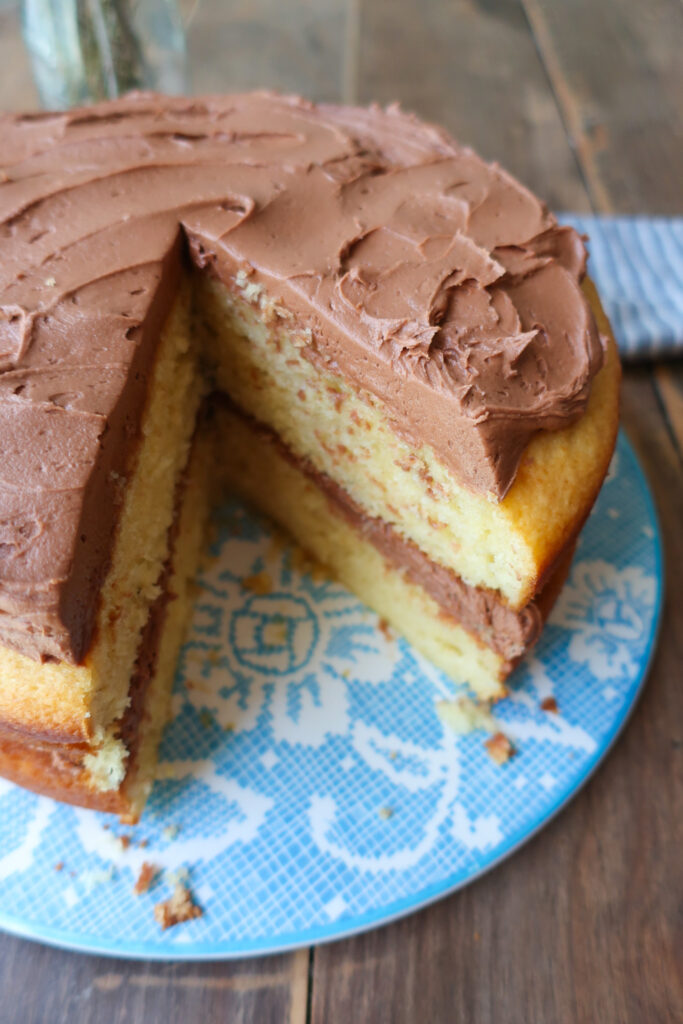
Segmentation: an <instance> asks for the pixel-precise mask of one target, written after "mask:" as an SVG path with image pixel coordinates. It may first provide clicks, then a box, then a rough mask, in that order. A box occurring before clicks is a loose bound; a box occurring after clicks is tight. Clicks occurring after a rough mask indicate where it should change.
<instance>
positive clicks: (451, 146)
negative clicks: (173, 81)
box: [0, 93, 603, 660]
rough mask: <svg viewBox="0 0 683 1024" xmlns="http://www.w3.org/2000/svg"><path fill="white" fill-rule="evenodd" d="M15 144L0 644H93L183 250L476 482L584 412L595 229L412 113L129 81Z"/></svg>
mask: <svg viewBox="0 0 683 1024" xmlns="http://www.w3.org/2000/svg"><path fill="white" fill-rule="evenodd" d="M0 138H1V139H2V147H1V153H2V156H1V160H2V167H1V168H0V224H1V227H0V233H1V234H0V237H1V241H0V450H1V451H2V460H1V462H0V638H1V639H3V641H4V642H9V643H11V644H13V645H14V646H18V647H20V649H22V650H24V651H26V652H27V653H31V654H33V655H39V656H45V655H52V656H55V657H60V658H62V657H67V658H68V659H69V660H78V659H79V658H80V657H82V655H83V653H84V652H85V651H86V650H87V645H88V642H89V633H88V630H89V628H90V627H91V625H92V603H93V598H94V596H95V595H96V593H97V588H98V585H99V583H101V579H102V574H103V572H104V571H105V570H106V564H107V557H108V551H109V545H110V539H111V532H112V529H113V528H114V525H115V522H116V510H117V507H118V505H119V503H120V494H119V492H120V477H121V474H122V473H124V472H125V468H126V457H127V454H128V452H129V450H130V448H131V445H132V444H133V443H134V440H135V436H136V432H137V429H138V426H139V417H140V411H141V408H142V406H143V404H144V399H145V394H146V379H147V374H148V372H149V367H150V365H151V363H152V360H153V358H154V351H155V341H156V338H157V336H158V332H159V328H160V325H161V323H162V322H163V318H164V316H165V313H166V312H167V311H168V308H169V304H170V301H171V299H172V295H173V293H174V291H175V288H176V285H177V281H178V275H179V272H180V268H181V265H182V259H183V252H185V253H189V255H190V258H191V259H192V261H193V262H194V263H195V264H196V265H197V266H199V267H205V266H207V265H209V266H210V269H211V272H213V273H215V274H217V275H218V276H219V277H221V278H223V279H224V280H226V281H228V282H230V281H233V282H234V281H235V280H238V281H241V282H242V283H243V282H244V281H245V280H247V281H249V282H253V283H254V284H257V285H259V286H260V287H261V288H264V289H265V291H266V292H267V294H268V296H269V297H272V299H273V301H274V302H276V303H278V304H279V305H280V306H281V307H284V308H285V309H286V310H288V311H289V312H290V313H291V315H292V322H293V324H294V326H295V327H299V328H300V329H301V331H302V339H303V342H302V343H303V345H304V351H305V353H306V355H307V356H308V357H309V358H311V359H313V360H316V359H318V360H321V361H322V362H324V363H325V364H326V365H327V366H329V367H331V368H332V369H338V371H339V372H341V373H342V374H344V375H345V376H347V377H349V378H350V379H351V380H352V381H354V382H355V383H356V384H357V385H359V386H362V387H364V388H365V389H367V390H368V391H370V392H371V393H373V394H375V395H376V396H378V397H379V398H380V399H381V400H383V401H384V402H385V403H386V407H387V410H388V413H389V415H390V416H391V418H392V421H393V422H394V424H395V426H396V429H397V430H399V431H401V432H402V433H403V434H404V435H405V436H407V437H408V438H410V440H411V441H412V442H413V443H415V444H418V445H419V444H422V443H426V444H428V445H429V446H431V448H432V449H433V450H434V451H435V453H436V454H437V456H438V457H439V458H440V459H441V460H442V461H443V462H444V463H445V464H446V465H447V466H449V467H450V468H451V469H452V471H453V472H454V473H455V474H456V476H457V477H458V478H459V479H460V480H461V481H462V482H463V483H464V484H465V485H466V486H468V487H469V488H471V489H473V490H475V491H480V492H482V493H486V494H489V495H490V496H492V497H494V498H497V499H501V498H502V497H503V496H504V495H505V493H506V491H507V490H508V489H509V487H510V486H511V484H512V482H513V480H514V477H515V472H516V469H517V466H518V464H519V460H520V458H521V455H522V453H523V451H524V448H525V447H526V445H527V443H528V441H529V440H530V438H531V437H532V435H533V434H534V433H535V432H537V431H538V430H539V429H546V430H555V429H559V428H561V427H564V426H566V425H568V424H569V423H571V422H573V421H574V420H575V419H577V418H578V417H579V416H580V415H581V414H582V412H583V410H584V408H585V405H586V402H587V399H588V395H589V391H590V384H591V380H592V378H593V377H594V375H595V374H596V372H597V371H598V369H599V368H600V366H601V364H602V359H603V346H602V342H601V339H600V337H599V335H598V332H597V329H596V326H595V322H594V319H593V316H592V314H591V312H590V309H589V307H588V304H587V302H586V300H585V298H584V296H583V293H582V291H581V287H580V282H581V278H582V276H583V274H584V271H585V250H584V247H583V244H582V242H581V239H580V238H579V236H578V235H577V234H576V232H574V231H573V230H572V229H571V228H568V227H561V226H559V225H558V224H557V221H556V220H555V218H554V217H553V216H552V215H551V214H550V213H549V212H548V210H547V209H546V208H545V206H544V205H543V204H542V203H541V202H540V201H539V200H538V199H537V198H535V197H534V196H533V195H532V194H531V193H530V192H529V191H528V190H527V189H525V188H524V187H523V186H522V185H520V184H519V183H518V182H516V181H515V180H514V179H513V178H512V177H511V176H510V175H508V174H507V173H506V172H505V171H503V170H502V169H501V168H500V167H498V166H497V165H495V164H487V163H485V162H484V161H483V160H481V159H480V158H479V157H477V156H476V155H475V154H474V153H473V152H472V151H471V150H470V149H467V148H465V147H463V146H460V145H458V144H457V143H455V142H454V141H453V140H452V139H451V138H450V137H449V136H448V135H447V134H445V133H444V132H442V131H441V130H439V129H437V128H435V127H432V126H429V125H425V124H423V123H422V122H420V121H419V120H417V119H416V118H414V117H411V116H409V115H406V114H404V113H402V112H400V111H399V110H398V109H396V108H393V107H392V108H389V109H388V110H381V109H379V108H375V107H373V108H369V109H357V108H348V107H333V106H327V105H325V106H315V105H313V104H310V103H307V102H305V101H303V100H301V99H299V98H296V97H281V96H276V95H273V94H269V93H254V94H246V95H235V96H222V97H208V98H198V99H184V98H168V97H162V96H157V95H150V94H134V95H131V96H129V97H127V98H125V99H123V100H120V101H115V102H112V103H106V104H100V105H97V106H94V107H88V108H83V109H76V110H71V111H68V112H66V113H43V114H37V115H26V116H12V115H8V116H5V117H3V118H1V119H0ZM259 290H260V289H259ZM179 414H182V411H179Z"/></svg>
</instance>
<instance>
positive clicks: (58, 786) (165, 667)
mask: <svg viewBox="0 0 683 1024" xmlns="http://www.w3.org/2000/svg"><path fill="white" fill-rule="evenodd" d="M208 454H209V452H208V441H207V440H206V439H200V440H199V442H198V443H196V444H195V447H194V451H193V454H192V458H191V462H190V466H189V467H188V472H187V475H186V482H185V485H184V487H183V497H182V502H179V506H180V507H179V514H178V516H177V519H176V523H175V526H174V532H175V537H174V540H173V556H172V565H170V564H169V566H168V567H167V569H166V572H165V574H164V575H165V578H164V579H162V580H160V581H159V585H160V587H161V590H162V593H161V594H160V596H159V597H158V598H157V600H156V601H155V603H154V604H153V605H152V607H151V611H150V615H149V619H148V622H147V625H146V627H145V630H144V633H143V636H142V640H141V645H140V651H139V654H138V659H137V663H136V666H135V672H134V674H133V677H132V679H131V681H130V686H129V691H128V693H129V703H128V707H127V709H126V712H125V713H124V715H123V717H122V719H121V721H120V722H119V723H118V725H117V727H116V728H115V729H114V730H113V737H114V738H115V739H116V740H121V741H122V742H123V743H124V745H125V747H126V749H127V751H128V757H127V761H126V772H125V776H124V779H123V781H122V782H121V784H120V785H118V786H117V787H116V788H114V789H111V788H109V787H107V786H106V785H104V786H103V785H102V784H101V781H100V780H101V779H102V778H106V765H103V764H102V761H103V759H106V749H105V751H104V752H103V750H102V749H101V748H99V749H97V750H94V749H91V748H90V747H89V746H88V744H87V743H75V744H69V743H58V742H50V741H48V740H45V739H44V738H39V739H36V738H35V737H33V736H31V734H30V733H27V732H23V731H21V730H16V729H10V728H6V727H2V726H1V725H0V775H2V776H4V777H5V778H8V779H11V780H12V781H13V782H16V783H18V784H19V785H20V786H24V787H25V788H26V789H31V790H33V791H34V792H36V793H41V794H43V795H45V796H50V797H54V798H55V799H57V800H61V801H63V802H64V803H71V804H75V805H77V806H79V807H88V808H91V809H94V810H99V811H109V812H111V813H114V814H118V815H119V817H120V818H121V820H122V821H123V822H126V823H129V824H133V823H135V822H136V821H137V820H138V818H139V817H140V814H141V813H142V809H143V807H144V805H145V801H146V800H147V797H148V795H149V792H150V790H151V788H152V785H153V782H154V777H155V771H156V764H157V749H158V746H159V741H160V739H161V734H162V732H163V729H164V726H165V725H166V723H167V721H168V717H169V713H170V706H171V688H172V684H173V676H174V673H175V668H176V663H177V660H178V654H179V651H180V646H181V644H182V640H183V636H184V632H185V626H186V623H187V620H188V618H189V614H190V611H191V606H192V579H193V577H194V575H195V572H196V567H197V563H198V561H199V555H200V551H201V546H202V542H203V539H204V537H205V533H206V531H205V526H206V521H207V515H208V506H209V501H208V485H207V477H208V472H207V458H208Z"/></svg>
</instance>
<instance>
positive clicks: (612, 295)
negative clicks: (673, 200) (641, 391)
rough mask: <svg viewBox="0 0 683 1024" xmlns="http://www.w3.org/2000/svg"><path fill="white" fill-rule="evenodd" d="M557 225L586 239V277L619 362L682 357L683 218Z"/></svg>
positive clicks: (578, 217)
mask: <svg viewBox="0 0 683 1024" xmlns="http://www.w3.org/2000/svg"><path fill="white" fill-rule="evenodd" d="M558 219H559V220H560V221H561V222H562V223H564V224H571V225H573V227H575V228H576V230H577V231H580V232H581V233H582V234H586V235H588V236H589V243H588V248H589V250H590V260H589V262H588V272H589V274H590V276H591V277H592V278H593V280H594V281H595V284H596V286H597V288H598V291H599V292H600V298H601V299H602V303H603V305H604V307H605V311H606V313H607V315H608V317H609V318H610V321H611V323H612V327H613V329H614V333H615V336H616V339H617V342H618V343H619V350H620V352H621V355H622V357H623V358H625V359H647V358H651V357H654V356H664V355H672V354H674V353H676V352H678V353H680V354H683V217H675V218H672V217H592V216H587V215H583V214H574V213H563V214H559V215H558Z"/></svg>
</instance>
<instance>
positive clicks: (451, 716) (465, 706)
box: [436, 696, 500, 736]
mask: <svg viewBox="0 0 683 1024" xmlns="http://www.w3.org/2000/svg"><path fill="white" fill-rule="evenodd" d="M436 713H437V715H438V716H439V718H440V719H441V721H442V722H443V724H444V725H447V726H448V728H449V729H451V730H452V732H454V733H457V735H458V736H467V735H468V734H469V733H471V732H476V731H477V730H478V729H484V730H485V731H486V732H488V733H492V734H493V733H497V732H499V731H500V730H499V725H498V722H497V721H496V719H495V718H494V717H493V715H492V714H491V710H490V708H489V706H488V704H483V703H479V702H478V701H475V700H472V698H471V697H465V696H461V697H456V698H455V700H440V701H437V703H436Z"/></svg>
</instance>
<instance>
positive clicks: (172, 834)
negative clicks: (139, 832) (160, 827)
mask: <svg viewBox="0 0 683 1024" xmlns="http://www.w3.org/2000/svg"><path fill="white" fill-rule="evenodd" d="M179 832H180V825H167V826H166V828H165V829H164V831H163V832H162V833H161V834H162V836H163V838H164V839H165V840H166V842H167V843H172V842H173V840H174V839H177V838H178V833H179Z"/></svg>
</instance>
